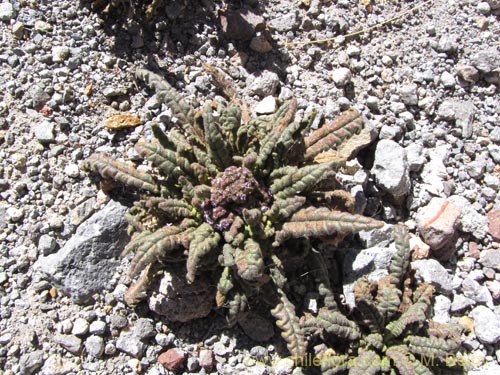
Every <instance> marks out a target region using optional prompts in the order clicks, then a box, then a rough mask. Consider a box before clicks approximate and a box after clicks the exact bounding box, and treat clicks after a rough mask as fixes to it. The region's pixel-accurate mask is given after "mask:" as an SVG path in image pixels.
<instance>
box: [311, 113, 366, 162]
mask: <svg viewBox="0 0 500 375" xmlns="http://www.w3.org/2000/svg"><path fill="white" fill-rule="evenodd" d="M362 129H363V119H362V117H361V114H360V113H359V111H357V110H356V109H354V108H351V109H350V110H348V111H347V112H344V113H343V114H342V115H341V116H339V117H338V118H337V119H335V120H334V121H332V122H330V123H328V124H325V125H323V126H322V127H321V128H319V129H318V130H315V131H314V132H312V133H311V134H310V135H309V136H308V137H306V138H305V144H306V155H305V157H306V159H307V160H312V159H313V158H314V157H315V156H316V155H318V154H319V153H321V152H323V151H327V150H329V149H336V148H337V147H338V146H339V145H340V144H341V143H342V142H344V141H345V140H346V139H348V138H350V137H352V136H353V135H355V134H357V133H359V132H360V131H361V130H362Z"/></svg>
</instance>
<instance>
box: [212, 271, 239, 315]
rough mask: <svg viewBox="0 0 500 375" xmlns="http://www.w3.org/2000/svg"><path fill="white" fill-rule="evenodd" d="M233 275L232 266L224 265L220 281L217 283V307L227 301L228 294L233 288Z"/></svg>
mask: <svg viewBox="0 0 500 375" xmlns="http://www.w3.org/2000/svg"><path fill="white" fill-rule="evenodd" d="M233 287H234V283H233V275H232V273H231V268H229V267H224V270H223V271H222V274H221V276H220V279H219V282H218V283H217V293H216V295H215V301H216V304H217V307H221V306H222V305H224V302H225V301H226V296H227V294H228V293H229V291H230V290H231V289H233Z"/></svg>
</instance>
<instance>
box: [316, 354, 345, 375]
mask: <svg viewBox="0 0 500 375" xmlns="http://www.w3.org/2000/svg"><path fill="white" fill-rule="evenodd" d="M348 364H349V356H348V355H347V354H342V355H330V356H326V355H325V356H322V357H321V359H320V366H321V373H322V374H323V375H336V374H343V373H345V371H347V368H348Z"/></svg>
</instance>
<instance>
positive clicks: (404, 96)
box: [399, 83, 418, 105]
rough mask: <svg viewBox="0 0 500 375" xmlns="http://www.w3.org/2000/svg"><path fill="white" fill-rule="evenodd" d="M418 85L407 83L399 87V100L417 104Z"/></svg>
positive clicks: (408, 103)
mask: <svg viewBox="0 0 500 375" xmlns="http://www.w3.org/2000/svg"><path fill="white" fill-rule="evenodd" d="M417 89H418V86H417V85H416V84H415V83H411V84H409V85H403V86H401V87H400V88H399V96H400V98H401V101H402V102H403V103H404V104H406V105H417V104H418V94H417Z"/></svg>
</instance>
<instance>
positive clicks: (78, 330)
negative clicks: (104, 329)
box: [71, 318, 89, 336]
mask: <svg viewBox="0 0 500 375" xmlns="http://www.w3.org/2000/svg"><path fill="white" fill-rule="evenodd" d="M88 331H89V322H88V321H87V320H85V319H83V318H77V319H75V322H74V323H73V329H72V330H71V333H72V334H73V335H77V336H83V335H86V334H87V332H88Z"/></svg>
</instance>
